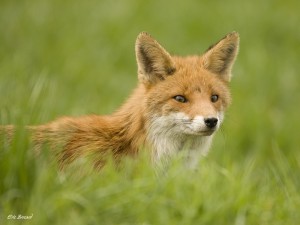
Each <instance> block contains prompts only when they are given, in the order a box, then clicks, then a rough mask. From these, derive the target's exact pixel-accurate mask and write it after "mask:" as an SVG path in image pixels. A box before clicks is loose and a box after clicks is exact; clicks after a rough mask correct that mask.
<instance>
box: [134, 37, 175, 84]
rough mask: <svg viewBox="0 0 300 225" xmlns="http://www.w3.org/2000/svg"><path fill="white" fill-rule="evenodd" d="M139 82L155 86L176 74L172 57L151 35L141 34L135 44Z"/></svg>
mask: <svg viewBox="0 0 300 225" xmlns="http://www.w3.org/2000/svg"><path fill="white" fill-rule="evenodd" d="M135 53H136V60H137V64H138V76H139V80H140V81H141V82H143V83H145V84H155V83H156V82H158V81H160V80H164V79H165V77H166V76H168V75H171V74H173V73H174V72H175V66H174V63H173V61H172V58H171V55H170V54H169V53H168V52H167V51H166V50H165V49H164V48H163V47H162V46H161V45H160V44H159V43H158V42H157V41H155V40H154V39H153V38H152V37H151V36H150V35H149V34H147V33H146V32H142V33H140V34H139V36H138V37H137V40H136V44H135Z"/></svg>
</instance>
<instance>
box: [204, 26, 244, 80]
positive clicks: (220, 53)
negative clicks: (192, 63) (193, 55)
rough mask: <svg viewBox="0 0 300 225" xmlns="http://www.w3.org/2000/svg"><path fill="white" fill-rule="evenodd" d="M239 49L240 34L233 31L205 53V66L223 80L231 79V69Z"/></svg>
mask: <svg viewBox="0 0 300 225" xmlns="http://www.w3.org/2000/svg"><path fill="white" fill-rule="evenodd" d="M238 49H239V34H238V33H237V32H232V33H229V34H227V35H226V36H225V37H224V38H223V39H222V40H221V41H219V42H218V43H217V44H215V45H213V46H212V47H210V48H209V49H208V50H207V51H206V52H205V53H204V55H203V67H204V68H205V69H207V70H209V71H211V72H213V73H215V74H217V75H219V76H220V77H221V78H222V79H223V80H225V81H230V79H231V69H232V66H233V64H234V61H235V59H236V56H237V53H238Z"/></svg>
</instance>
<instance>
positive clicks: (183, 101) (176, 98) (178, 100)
mask: <svg viewBox="0 0 300 225" xmlns="http://www.w3.org/2000/svg"><path fill="white" fill-rule="evenodd" d="M173 98H174V99H175V100H176V101H177V102H181V103H186V102H187V99H186V98H185V97H184V96H182V95H176V96H174V97H173Z"/></svg>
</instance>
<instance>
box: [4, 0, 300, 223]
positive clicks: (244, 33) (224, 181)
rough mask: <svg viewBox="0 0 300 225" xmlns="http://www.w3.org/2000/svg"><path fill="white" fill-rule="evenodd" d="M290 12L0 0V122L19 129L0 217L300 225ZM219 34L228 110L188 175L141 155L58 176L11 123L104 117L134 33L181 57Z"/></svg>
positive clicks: (122, 95) (250, 4) (125, 78)
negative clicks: (226, 49)
mask: <svg viewBox="0 0 300 225" xmlns="http://www.w3.org/2000/svg"><path fill="white" fill-rule="evenodd" d="M299 8H300V3H299V2H297V1H295V0H294V1H293V0H286V1H279V0H273V1H271V0H267V1H258V0H254V1H238V0H229V1H226V2H225V1H196V0H195V1H190V0H187V1H178V2H176V1H159V0H153V1H138V0H122V1H121V0H117V1H108V0H101V1H95V0H92V1H79V0H74V1H70V0H66V1H59V0H43V1H38V0H28V1H17V0H2V1H0V27H1V32H0V124H1V125H3V124H17V125H19V127H20V129H19V130H18V131H17V132H16V137H15V139H14V141H13V142H12V144H11V145H10V146H8V145H7V142H5V141H3V143H1V146H0V224H1V225H6V224H8V225H11V224H38V225H41V224H43V225H44V224H51V225H54V224H72V225H77V224H78V225H82V224H85V225H88V224H90V225H91V224H105V225H119V224H120V225H132V224H141V225H152V224H153V225H156V224H162V225H167V224H170V225H173V224H174V225H176V224H183V225H185V224H193V225H194V224H214V225H215V224H234V225H244V224H260V225H267V224H272V225H279V224H282V225H286V224H289V225H293V224H295V225H296V224H300V214H299V209H300V193H299V190H300V147H299V146H300V144H299V143H300V142H299V127H300V120H299V113H300V75H299V71H300V64H299V62H298V60H299V58H300V45H299V43H300V29H299V22H300V17H299ZM233 30H236V31H238V32H239V33H240V38H241V43H240V53H239V56H238V60H237V62H236V64H235V67H234V77H233V80H232V83H231V89H232V96H233V104H232V106H231V107H230V109H229V111H228V113H227V115H226V119H225V122H224V124H223V127H222V130H221V131H219V133H218V134H217V135H216V139H215V142H214V144H213V146H212V149H211V152H210V154H209V155H208V157H206V158H204V159H202V161H201V163H200V165H199V170H197V171H187V170H186V169H185V168H183V167H182V166H181V163H180V159H178V160H176V162H174V163H173V164H172V166H171V167H170V169H169V170H168V172H166V173H165V174H161V175H157V174H156V172H155V171H153V168H151V165H149V163H148V161H147V154H142V156H141V158H140V160H138V161H134V162H133V161H128V162H127V163H126V166H125V169H124V170H122V171H118V172H117V171H115V169H114V168H113V166H110V165H109V166H107V167H105V169H104V170H103V171H102V172H101V173H100V174H99V173H93V172H88V171H89V168H85V167H84V166H83V167H84V169H82V170H80V171H79V169H78V168H74V170H72V169H69V170H68V171H66V172H65V173H59V172H57V169H56V166H55V164H54V163H53V162H51V160H50V158H51V157H50V156H49V154H47V151H46V150H45V154H43V155H42V156H40V157H39V158H35V157H34V155H33V151H32V148H31V146H30V143H29V142H28V137H27V134H26V132H25V131H24V130H23V129H22V126H23V125H26V124H41V123H45V122H48V121H50V120H52V119H55V118H57V117H59V116H62V115H73V116H78V115H83V114H90V113H97V114H108V113H111V112H113V111H114V110H115V109H116V108H117V107H118V106H119V105H120V104H121V103H122V102H123V101H124V99H126V96H128V95H129V94H130V92H131V90H132V89H133V88H134V87H135V85H136V83H137V78H136V70H137V69H136V63H135V54H134V42H135V38H136V36H137V34H138V33H139V32H140V31H148V32H149V33H151V34H152V35H153V36H154V37H155V38H156V39H158V40H159V41H160V43H161V44H162V45H163V46H165V47H166V49H168V50H169V51H170V52H172V53H176V54H180V55H186V54H200V53H201V52H203V51H204V50H206V48H207V47H208V46H209V45H211V44H212V43H214V42H215V41H217V40H219V39H220V38H221V37H223V36H224V35H225V34H226V33H228V32H231V31H233ZM87 174H88V175H87ZM19 215H22V216H25V217H26V216H27V220H26V219H25V217H24V218H23V220H18V219H17V217H18V216H19ZM14 216H16V218H14Z"/></svg>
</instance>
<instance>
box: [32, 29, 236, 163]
mask: <svg viewBox="0 0 300 225" xmlns="http://www.w3.org/2000/svg"><path fill="white" fill-rule="evenodd" d="M238 48H239V35H238V33H236V32H232V33H229V34H228V35H226V36H225V37H224V38H223V39H222V40H220V41H219V42H218V43H216V44H215V45H213V46H211V47H210V48H209V49H208V50H207V51H206V52H205V53H204V54H203V55H201V56H196V55H192V56H187V57H179V56H171V55H170V54H169V53H168V52H167V51H166V50H165V49H164V48H163V47H162V46H161V45H160V44H159V43H158V42H157V41H156V40H154V39H153V38H152V37H151V36H150V35H149V34H147V33H145V32H142V33H140V34H139V35H138V37H137V40H136V45H135V52H136V59H137V66H138V80H139V83H138V86H137V87H136V89H135V90H134V91H133V93H132V95H131V96H130V97H129V98H128V99H127V101H126V102H125V103H124V104H123V105H122V106H121V107H120V108H119V109H118V110H117V111H116V112H115V113H113V114H112V115H104V116H99V115H90V116H83V117H79V118H72V117H63V118H60V119H57V120H55V121H53V122H50V123H48V124H45V125H40V126H31V127H30V128H29V129H30V130H31V131H33V141H34V143H35V145H36V147H37V149H40V148H41V146H42V145H43V144H44V143H48V145H49V146H50V148H52V149H57V148H60V149H61V151H60V153H59V159H58V160H59V164H60V166H61V167H64V166H65V165H67V164H69V163H70V162H72V161H73V160H75V159H77V158H78V157H81V156H84V155H90V154H93V156H95V166H96V167H102V166H103V164H104V163H105V159H104V156H105V155H107V154H112V155H113V156H114V158H115V159H116V160H120V159H121V158H122V157H123V156H125V155H131V156H134V155H136V154H137V153H138V152H139V151H140V150H141V149H150V150H151V157H152V160H153V161H154V162H159V161H162V160H165V159H168V158H169V157H170V156H172V155H175V154H176V153H178V152H180V151H181V150H183V149H184V151H187V152H189V158H190V159H192V160H195V159H196V161H197V157H198V155H199V156H200V155H205V154H206V153H207V152H208V150H209V147H210V144H211V141H212V138H213V136H214V134H215V132H216V131H217V130H218V128H219V127H220V125H221V123H222V121H223V118H224V111H225V110H226V108H227V107H228V105H229V104H230V102H231V97H230V92H229V87H228V83H229V82H230V79H231V69H232V66H233V64H234V61H235V59H236V56H237V53H238ZM191 163H192V162H191Z"/></svg>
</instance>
